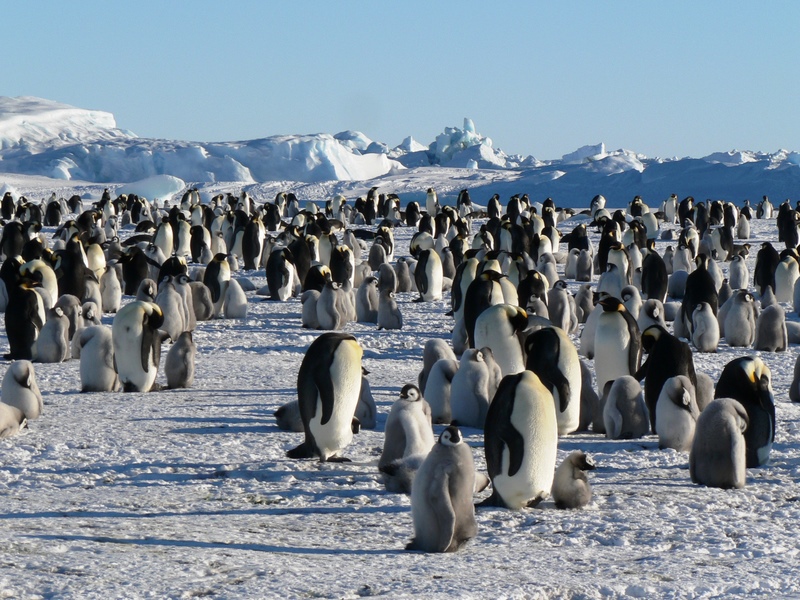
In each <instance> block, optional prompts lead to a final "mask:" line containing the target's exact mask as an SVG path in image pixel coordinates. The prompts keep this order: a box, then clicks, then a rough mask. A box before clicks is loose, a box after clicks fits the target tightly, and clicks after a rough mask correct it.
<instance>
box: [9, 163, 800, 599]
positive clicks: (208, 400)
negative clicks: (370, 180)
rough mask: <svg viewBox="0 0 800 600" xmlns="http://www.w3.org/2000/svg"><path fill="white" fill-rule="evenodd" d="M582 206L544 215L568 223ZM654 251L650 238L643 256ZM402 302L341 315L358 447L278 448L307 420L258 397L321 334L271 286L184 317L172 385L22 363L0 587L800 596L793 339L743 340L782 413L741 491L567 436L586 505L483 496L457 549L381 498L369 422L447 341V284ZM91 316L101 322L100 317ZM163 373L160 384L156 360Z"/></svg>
mask: <svg viewBox="0 0 800 600" xmlns="http://www.w3.org/2000/svg"><path fill="white" fill-rule="evenodd" d="M458 172H460V171H459V170H443V171H442V173H450V174H455V173H458ZM438 177H440V178H441V179H442V180H444V179H446V176H445V175H442V174H441V173H439V175H438ZM565 177H566V176H565ZM393 182H399V180H397V179H393V180H389V182H384V183H383V184H382V187H381V191H387V192H388V191H398V193H400V195H401V197H402V198H403V199H404V201H405V200H406V196H405V195H404V194H403V189H402V187H400V186H398V187H393ZM3 183H4V184H6V185H9V186H13V188H14V189H16V190H18V191H19V192H20V193H22V194H25V195H27V196H28V197H29V198H32V199H39V198H47V197H49V195H50V192H51V191H56V193H57V194H58V195H63V196H66V197H68V196H69V195H71V194H72V193H77V194H79V195H81V196H84V197H94V198H97V197H99V194H100V193H101V192H102V188H103V187H104V186H103V185H97V184H91V183H86V182H76V181H54V180H48V179H44V178H36V177H30V176H20V175H13V176H9V177H6V176H2V177H0V184H3ZM453 185H455V186H456V187H459V186H460V187H461V188H463V187H467V186H468V182H467V181H465V180H461V181H458V182H456V183H453ZM687 185H690V182H687ZM214 189H220V190H221V189H226V188H224V185H223V184H216V187H215V188H214ZM227 189H228V190H229V191H234V192H236V191H238V188H232V187H230V186H229V187H228V188H227ZM253 189H257V188H253ZM488 189H489V188H488V187H487V190H488ZM524 189H525V187H524V186H518V187H517V190H524ZM597 192H598V193H599V192H603V193H604V195H605V192H604V190H603V189H598V190H597ZM309 198H310V196H304V197H301V198H300V199H301V202H304V201H305V200H306V199H309ZM347 198H348V201H350V202H352V199H353V198H354V195H353V194H351V193H349V194H347ZM504 199H505V198H504ZM588 200H589V199H584V200H583V201H582V202H578V203H576V204H575V206H576V208H585V207H587V206H588ZM650 205H651V207H652V208H657V205H655V204H653V203H651V204H650ZM579 221H580V218H577V217H576V218H575V219H573V220H572V221H568V222H563V223H561V224H559V228H560V229H561V230H562V231H563V232H568V231H570V230H571V228H572V227H573V226H574V225H575V224H576V223H577V222H579ZM476 225H477V224H476ZM45 230H46V232H47V233H48V234H50V233H51V232H52V228H46V229H45ZM752 230H753V235H752V239H751V240H750V242H751V243H752V244H753V247H757V245H758V243H760V241H761V240H764V239H774V238H775V224H774V221H771V222H765V221H755V220H754V221H753V222H752ZM412 233H413V232H412V231H411V230H410V229H409V228H398V229H397V230H396V248H397V254H398V255H407V254H408V243H409V240H410V237H411V234H412ZM592 235H593V241H594V242H595V244H596V242H597V235H596V234H594V233H593V234H592ZM666 245H667V243H666V242H659V243H658V248H659V250H661V251H663V249H664V248H665V247H666ZM754 255H755V253H751V255H750V258H749V259H748V266H749V268H750V272H751V274H752V272H753V264H754ZM562 269H563V265H559V271H560V272H562ZM723 269H724V270H726V269H727V267H725V266H723ZM236 275H237V276H246V277H248V278H250V279H251V280H252V281H253V282H254V283H255V285H256V287H260V286H262V285H263V284H264V283H265V277H264V272H263V271H255V272H250V273H241V272H240V273H237V274H236ZM751 276H752V275H751ZM576 285H577V284H575V283H574V282H570V287H571V289H573V290H574V289H575V286H576ZM397 296H398V304H399V306H400V309H401V311H402V312H403V316H404V328H403V329H402V330H401V331H396V332H386V331H377V330H376V329H375V327H374V326H370V325H366V324H351V325H349V326H348V327H347V331H350V332H352V333H353V334H354V335H355V336H356V337H357V339H358V340H359V342H360V343H361V345H362V346H363V348H364V360H363V362H364V366H365V367H366V368H367V370H369V371H370V375H369V381H370V384H371V387H372V391H373V394H374V395H375V399H376V402H377V404H378V408H379V413H380V414H379V416H378V426H377V429H376V430H375V431H362V432H361V433H359V434H358V435H356V436H355V438H354V441H353V443H352V444H351V445H350V446H349V447H348V448H347V449H346V451H345V455H346V456H348V457H350V458H352V459H353V462H352V463H345V464H320V463H318V462H315V461H293V460H289V459H287V458H286V457H285V456H284V452H285V451H286V450H287V449H289V448H291V447H293V446H294V445H296V444H297V443H299V442H300V441H301V439H302V434H296V433H287V432H282V431H279V430H278V429H277V427H276V426H275V420H274V418H273V416H272V413H273V411H274V410H275V409H276V408H277V407H278V406H280V405H281V404H283V403H284V402H287V401H289V400H292V399H294V398H295V396H296V392H295V385H296V374H297V370H298V368H299V365H300V362H301V360H302V357H303V353H304V351H305V349H306V348H307V347H308V345H309V344H310V343H311V341H313V340H314V339H315V338H316V336H317V335H319V332H315V331H308V330H304V329H302V328H301V327H300V316H299V315H300V305H299V300H298V299H292V300H290V301H288V302H285V303H281V302H268V301H262V300H261V299H259V298H257V297H255V296H253V295H252V293H248V298H249V301H250V303H249V306H248V317H247V319H246V320H215V321H211V322H205V323H200V324H199V325H198V329H197V332H196V335H195V340H196V342H197V346H198V350H199V354H198V358H197V370H196V376H195V384H194V386H193V387H192V388H191V389H187V390H169V391H161V392H152V393H147V394H136V393H132V394H124V393H108V394H99V393H89V394H81V393H79V391H78V390H79V385H80V384H79V375H78V361H69V362H66V363H61V364H37V365H36V376H37V381H38V384H39V387H40V389H41V390H42V394H43V396H44V403H45V407H44V414H43V416H42V417H41V418H40V419H38V420H35V421H33V422H31V423H30V428H29V430H28V431H26V432H24V433H22V434H21V435H19V436H17V437H15V438H10V439H5V440H0V456H2V457H3V461H2V467H0V497H1V498H2V506H3V510H2V512H0V518H2V522H3V527H2V528H0V590H2V592H3V596H5V597H26V598H51V597H55V598H107V597H126V598H144V597H157V598H161V597H173V598H180V597H185V598H190V597H193V596H211V595H213V596H216V597H224V598H233V597H259V598H261V597H284V598H295V597H322V598H355V597H360V596H369V595H375V596H377V595H381V596H385V597H392V598H395V597H406V598H419V597H425V598H453V597H457V598H469V597H473V598H484V597H486V598H497V597H505V598H522V597H535V598H545V597H556V598H561V597H563V598H566V597H570V598H571V597H583V598H605V597H650V598H652V597H672V598H683V597H708V598H714V597H726V598H728V597H746V596H755V595H758V596H769V597H789V596H796V595H798V594H800V584H799V583H798V581H797V577H796V564H797V560H798V552H799V550H800V546H798V543H797V539H796V533H795V529H796V523H797V521H798V519H800V503H799V502H798V499H799V498H800V487H798V480H799V479H800V449H798V442H797V439H798V435H800V405H796V404H792V403H791V402H789V400H788V393H787V391H788V387H789V384H790V382H791V379H792V369H793V366H794V362H795V360H796V358H797V356H798V346H796V345H793V346H791V347H790V349H789V351H787V352H786V353H776V354H772V353H764V352H758V353H753V354H757V355H759V356H761V358H762V359H763V360H764V361H765V362H766V363H767V365H768V366H769V368H770V369H771V371H772V385H773V389H774V392H775V399H776V407H777V408H776V410H777V419H778V426H777V438H776V443H775V446H774V448H773V451H772V458H771V461H770V463H769V464H768V465H767V466H766V467H764V468H760V469H749V470H748V473H747V485H746V487H745V488H744V489H742V490H720V489H711V488H705V487H701V486H697V485H694V484H692V483H691V481H690V479H689V474H688V456H687V454H685V453H680V452H675V451H672V450H659V449H658V441H657V438H656V437H655V436H652V435H651V436H648V437H646V438H644V439H642V440H630V441H622V440H620V441H610V440H606V439H605V438H604V437H602V436H598V435H595V434H591V433H586V434H577V435H570V436H566V437H562V438H560V440H559V449H558V460H559V462H560V461H561V460H562V459H563V458H564V457H565V456H566V455H567V454H568V453H570V452H572V451H574V450H577V449H580V450H584V451H586V452H588V453H589V454H590V455H591V456H592V457H593V458H594V460H595V462H596V463H597V465H598V468H597V470H596V471H593V472H592V473H591V474H590V480H591V483H592V486H593V490H594V498H593V500H592V502H591V503H590V504H589V506H588V507H586V508H585V509H583V510H574V511H559V510H557V509H556V508H555V507H554V505H553V503H552V501H545V502H543V503H542V504H541V505H540V506H539V508H536V509H525V510H522V511H519V512H512V511H507V510H501V509H485V510H481V511H480V512H478V527H479V531H478V536H477V538H476V539H475V540H474V541H472V542H471V543H469V544H468V545H467V546H466V547H465V548H463V549H462V550H460V551H459V552H458V553H456V554H452V555H432V554H419V553H407V552H405V551H404V550H403V548H404V545H405V544H406V542H408V540H409V539H410V537H411V535H412V523H411V517H410V509H409V501H408V498H407V497H405V496H401V495H395V494H389V493H387V492H386V491H385V490H384V489H383V486H382V484H381V482H380V480H379V478H378V472H377V466H376V465H377V460H378V457H379V455H380V449H381V447H382V443H383V427H384V424H385V420H386V415H387V413H388V411H389V407H390V406H391V403H392V402H393V401H394V400H395V399H396V398H397V396H398V394H399V391H400V389H401V388H402V386H403V385H404V384H406V383H410V382H415V381H416V377H417V373H418V371H419V369H420V368H421V366H422V346H423V344H424V342H425V340H427V339H428V338H430V337H445V338H447V337H448V336H449V330H450V328H451V327H452V321H451V319H450V318H449V317H446V316H445V315H444V313H445V311H446V310H447V309H448V308H449V303H448V300H449V298H448V297H446V298H445V300H444V301H441V302H433V303H415V302H413V299H414V297H415V296H416V294H410V293H407V294H402V293H401V294H398V295H397ZM786 308H787V314H790V313H792V310H791V306H787V307H786ZM790 318H791V319H792V320H797V315H796V314H790ZM103 320H104V322H105V323H110V322H111V319H110V315H106V316H105V317H104V319H103ZM1 339H2V343H0V352H5V351H6V348H7V344H6V343H5V337H4V336H3V337H2V338H1ZM165 350H166V347H165ZM746 353H748V351H747V350H743V349H731V348H729V347H727V346H726V345H725V344H724V343H723V344H721V346H720V351H719V352H718V353H716V354H695V361H696V365H697V367H698V369H699V370H701V371H704V372H706V373H708V374H709V375H710V376H711V377H712V378H715V379H716V378H717V377H718V376H719V374H720V372H721V370H722V368H723V367H724V365H725V364H727V362H729V361H730V360H731V359H733V358H734V357H737V356H740V355H742V354H746ZM165 354H166V352H164V353H162V357H163V356H164V355H165ZM162 360H163V358H162ZM162 364H163V363H162ZM158 381H159V382H162V383H163V382H164V381H165V377H164V375H163V371H160V372H159V376H158ZM436 430H437V434H438V432H439V431H440V430H441V427H437V428H436ZM464 433H465V435H466V438H467V441H468V443H469V444H470V445H471V446H472V447H473V455H474V457H475V461H476V466H477V468H478V469H480V470H485V460H484V457H483V449H482V439H483V438H482V434H481V432H480V431H478V430H475V429H465V430H464ZM486 494H487V492H483V493H481V494H479V495H478V496H477V497H476V500H477V499H481V498H483V497H485V495H486Z"/></svg>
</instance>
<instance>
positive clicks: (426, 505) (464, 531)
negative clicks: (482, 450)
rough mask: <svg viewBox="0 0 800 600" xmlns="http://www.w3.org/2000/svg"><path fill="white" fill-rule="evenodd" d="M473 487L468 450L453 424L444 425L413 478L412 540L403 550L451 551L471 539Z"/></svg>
mask: <svg viewBox="0 0 800 600" xmlns="http://www.w3.org/2000/svg"><path fill="white" fill-rule="evenodd" d="M474 489H475V463H474V461H473V458H472V449H471V448H470V447H469V445H467V444H466V443H465V442H464V438H463V437H462V435H461V432H460V431H459V430H458V428H457V427H453V426H450V427H447V428H445V430H444V431H443V432H442V434H441V435H440V436H439V442H438V443H437V444H435V445H434V446H433V448H432V449H431V451H430V452H429V453H428V456H427V457H426V458H425V460H424V461H423V463H422V465H420V468H419V470H418V471H417V474H416V476H415V477H414V485H413V487H412V489H411V517H412V519H413V521H414V539H412V540H411V542H410V543H409V544H408V545H407V546H406V550H419V551H422V552H455V551H456V550H458V549H459V548H460V547H461V546H462V545H464V543H465V542H467V541H469V540H471V539H472V538H474V537H475V536H476V535H477V533H478V522H477V521H476V520H475V507H474V506H473V504H472V494H473V490H474Z"/></svg>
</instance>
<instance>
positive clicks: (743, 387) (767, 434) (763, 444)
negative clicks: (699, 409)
mask: <svg viewBox="0 0 800 600" xmlns="http://www.w3.org/2000/svg"><path fill="white" fill-rule="evenodd" d="M771 377H772V374H771V373H770V370H769V368H768V367H767V366H766V365H765V364H764V362H763V361H762V360H761V359H760V358H759V357H757V356H742V357H739V358H735V359H733V360H732V361H730V362H729V363H728V364H727V365H725V368H724V369H723V370H722V373H721V374H720V376H719V379H718V380H717V386H716V388H715V390H714V398H733V399H734V400H736V401H738V402H739V403H740V404H741V405H742V406H743V407H744V409H745V410H746V411H747V420H748V426H747V430H746V431H745V432H744V440H745V445H746V453H745V454H746V463H747V467H748V468H750V467H760V466H761V465H764V464H766V463H767V461H768V460H769V455H770V452H771V450H772V444H773V442H774V441H775V400H774V398H773V395H772V385H771V381H770V380H771Z"/></svg>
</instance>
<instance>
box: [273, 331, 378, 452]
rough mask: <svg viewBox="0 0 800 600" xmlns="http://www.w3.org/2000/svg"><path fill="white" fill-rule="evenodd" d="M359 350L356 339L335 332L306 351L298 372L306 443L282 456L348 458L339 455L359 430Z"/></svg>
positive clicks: (323, 335)
mask: <svg viewBox="0 0 800 600" xmlns="http://www.w3.org/2000/svg"><path fill="white" fill-rule="evenodd" d="M363 352H364V351H363V349H362V348H361V346H360V345H359V343H358V341H356V338H355V337H353V336H352V335H349V334H346V333H339V332H328V333H323V334H322V335H320V336H319V337H318V338H317V339H316V340H314V341H313V342H312V343H311V345H310V346H309V347H308V349H307V350H306V353H305V356H304V357H303V361H302V362H301V364H300V370H299V371H298V374H297V398H298V402H299V404H300V416H301V418H302V420H303V430H304V432H305V441H304V442H303V443H302V444H300V445H299V446H297V447H295V448H293V449H291V450H289V451H288V452H287V453H286V455H287V456H288V457H289V458H313V457H315V456H316V457H318V458H319V460H320V462H327V461H331V462H342V461H346V460H348V459H346V458H343V457H341V456H340V455H339V452H340V451H341V450H343V449H344V448H346V447H347V446H348V445H349V444H350V442H351V441H352V439H353V433H355V431H354V430H356V431H357V430H358V421H356V420H355V412H356V407H357V405H358V399H359V395H360V392H361V356H362V354H363Z"/></svg>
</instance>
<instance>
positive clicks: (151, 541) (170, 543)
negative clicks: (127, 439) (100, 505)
mask: <svg viewBox="0 0 800 600" xmlns="http://www.w3.org/2000/svg"><path fill="white" fill-rule="evenodd" d="M28 537H30V538H35V539H41V540H52V541H60V542H97V543H101V544H123V545H128V546H167V547H177V548H205V549H215V550H246V551H248V552H266V553H270V554H274V553H288V554H315V555H326V554H327V555H336V554H339V555H350V554H351V555H355V556H362V555H373V556H391V555H406V554H407V552H405V551H404V550H400V549H398V550H366V549H348V548H341V547H338V548H318V547H317V548H302V547H299V546H276V545H271V544H240V543H236V542H209V541H205V540H175V539H159V538H153V537H147V538H139V539H131V538H112V537H100V536H89V535H32V536H28Z"/></svg>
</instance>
